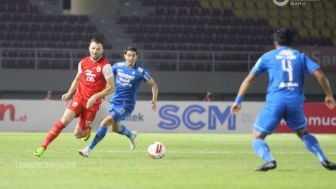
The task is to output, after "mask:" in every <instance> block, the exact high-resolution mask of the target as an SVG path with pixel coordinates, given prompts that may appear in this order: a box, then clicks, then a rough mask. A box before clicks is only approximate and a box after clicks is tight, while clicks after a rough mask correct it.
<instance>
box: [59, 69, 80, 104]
mask: <svg viewBox="0 0 336 189" xmlns="http://www.w3.org/2000/svg"><path fill="white" fill-rule="evenodd" d="M81 77H82V72H78V73H77V74H76V77H75V78H74V80H73V81H72V83H71V86H70V88H69V90H68V92H66V93H64V94H63V95H62V100H63V101H66V100H69V99H70V97H71V95H73V94H74V93H75V92H76V90H77V86H78V83H79V81H80V78H81Z"/></svg>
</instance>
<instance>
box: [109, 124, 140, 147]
mask: <svg viewBox="0 0 336 189" xmlns="http://www.w3.org/2000/svg"><path fill="white" fill-rule="evenodd" d="M112 131H113V132H116V133H119V134H121V135H125V136H126V137H127V138H128V140H129V142H130V145H131V150H135V148H136V143H135V138H136V137H137V136H138V133H137V132H136V131H130V130H129V129H127V127H126V126H125V125H122V124H121V123H120V121H119V122H114V124H113V125H112Z"/></svg>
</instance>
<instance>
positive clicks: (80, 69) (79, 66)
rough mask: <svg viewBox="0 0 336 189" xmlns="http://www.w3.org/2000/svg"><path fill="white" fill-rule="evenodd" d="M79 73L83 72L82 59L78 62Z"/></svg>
mask: <svg viewBox="0 0 336 189" xmlns="http://www.w3.org/2000/svg"><path fill="white" fill-rule="evenodd" d="M78 73H82V61H80V62H79V63H78Z"/></svg>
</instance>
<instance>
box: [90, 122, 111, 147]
mask: <svg viewBox="0 0 336 189" xmlns="http://www.w3.org/2000/svg"><path fill="white" fill-rule="evenodd" d="M106 132H107V128H105V127H102V126H100V127H99V128H98V130H97V133H96V136H95V137H94V139H93V140H92V141H91V143H90V144H89V148H90V149H91V150H92V149H93V148H94V147H95V146H96V145H97V144H98V142H100V141H101V140H102V139H103V138H104V137H105V135H106Z"/></svg>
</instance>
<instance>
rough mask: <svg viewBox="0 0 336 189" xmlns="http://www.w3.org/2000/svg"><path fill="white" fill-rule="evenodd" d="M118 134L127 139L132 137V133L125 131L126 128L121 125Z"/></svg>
mask: <svg viewBox="0 0 336 189" xmlns="http://www.w3.org/2000/svg"><path fill="white" fill-rule="evenodd" d="M119 134H121V135H125V136H127V137H128V138H131V137H132V132H131V131H130V130H128V129H127V127H126V126H125V125H121V126H120V129H119Z"/></svg>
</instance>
